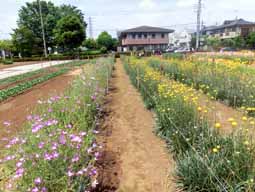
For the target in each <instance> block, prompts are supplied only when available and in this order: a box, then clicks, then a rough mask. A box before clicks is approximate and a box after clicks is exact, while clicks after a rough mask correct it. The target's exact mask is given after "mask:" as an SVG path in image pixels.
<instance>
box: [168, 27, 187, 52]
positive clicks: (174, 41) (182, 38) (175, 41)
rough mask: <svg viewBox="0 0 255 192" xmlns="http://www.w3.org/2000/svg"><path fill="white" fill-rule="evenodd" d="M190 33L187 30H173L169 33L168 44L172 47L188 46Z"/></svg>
mask: <svg viewBox="0 0 255 192" xmlns="http://www.w3.org/2000/svg"><path fill="white" fill-rule="evenodd" d="M191 39H192V33H191V32H190V33H189V32H188V31H187V30H183V31H182V32H175V33H171V34H170V35H169V44H170V46H172V47H183V48H188V49H189V48H190V46H191Z"/></svg>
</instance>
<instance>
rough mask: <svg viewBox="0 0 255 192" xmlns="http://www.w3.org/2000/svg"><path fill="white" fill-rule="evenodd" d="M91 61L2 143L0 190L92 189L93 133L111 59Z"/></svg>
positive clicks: (94, 176) (95, 146)
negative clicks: (68, 85) (73, 79)
mask: <svg viewBox="0 0 255 192" xmlns="http://www.w3.org/2000/svg"><path fill="white" fill-rule="evenodd" d="M95 62H96V64H92V65H87V66H86V67H85V68H84V70H83V72H82V74H81V75H80V77H79V78H77V79H76V80H75V81H73V83H72V86H71V87H70V89H69V90H67V92H66V94H65V95H63V96H55V97H51V98H49V99H48V100H45V101H38V103H39V104H40V105H39V106H38V108H37V110H36V112H35V113H34V114H31V115H29V116H28V117H27V123H26V126H25V127H24V132H23V133H22V134H20V135H19V136H17V137H14V138H11V139H8V140H7V139H5V140H6V146H5V149H4V150H3V151H2V152H1V156H2V154H4V156H3V158H2V160H1V161H0V162H1V163H0V169H1V168H2V174H1V176H0V183H1V184H2V185H0V186H1V187H0V190H1V188H2V190H4V191H5V190H6V191H32V192H37V191H77V192H84V191H90V190H91V189H93V188H94V187H95V186H96V185H97V170H96V168H95V166H94V163H95V161H97V159H98V158H99V156H100V153H99V149H100V146H98V144H97V143H96V140H95V134H97V126H98V118H99V116H100V112H101V109H100V105H101V104H102V101H103V98H104V95H105V91H106V89H107V80H108V79H109V77H110V75H111V70H112V66H113V59H112V58H107V59H98V60H96V61H95ZM9 125H10V123H9V122H5V126H6V128H7V129H8V126H9Z"/></svg>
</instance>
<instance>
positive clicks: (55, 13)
mask: <svg viewBox="0 0 255 192" xmlns="http://www.w3.org/2000/svg"><path fill="white" fill-rule="evenodd" d="M39 2H40V4H41V10H42V18H43V23H44V28H45V39H46V44H47V47H52V48H53V47H55V46H56V44H57V42H56V39H55V36H54V29H56V27H57V23H58V21H59V20H61V19H62V18H63V17H67V16H76V17H77V18H78V20H79V21H80V23H82V25H83V26H84V28H85V27H86V22H85V21H84V15H83V13H82V11H81V10H79V9H78V8H77V7H75V6H71V5H61V6H55V5H54V4H53V3H52V2H50V1H45V0H40V1H39V0H34V1H33V2H28V3H26V4H25V5H24V6H22V7H21V9H20V10H19V18H18V21H17V23H18V28H17V29H15V30H14V34H15V33H16V34H15V35H14V37H15V36H17V35H18V34H20V33H22V34H23V36H24V37H25V36H26V35H24V34H27V33H28V32H29V33H31V36H32V38H33V39H32V40H34V44H36V45H34V46H33V47H36V49H34V48H33V49H31V48H29V49H28V47H27V48H26V49H25V50H26V51H25V52H26V54H28V51H29V50H30V51H32V50H33V53H32V52H30V53H29V55H32V54H42V53H43V38H42V26H41V21H40V10H39ZM84 34H85V32H84ZM32 40H31V41H32ZM21 47H24V46H21ZM23 50H24V49H23Z"/></svg>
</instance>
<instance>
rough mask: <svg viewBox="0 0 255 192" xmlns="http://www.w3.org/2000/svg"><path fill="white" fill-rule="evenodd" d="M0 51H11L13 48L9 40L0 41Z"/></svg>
mask: <svg viewBox="0 0 255 192" xmlns="http://www.w3.org/2000/svg"><path fill="white" fill-rule="evenodd" d="M0 50H5V51H13V50H14V46H13V43H12V41H11V40H7V39H5V40H0Z"/></svg>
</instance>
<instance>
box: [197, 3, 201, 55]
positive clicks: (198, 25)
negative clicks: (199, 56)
mask: <svg viewBox="0 0 255 192" xmlns="http://www.w3.org/2000/svg"><path fill="white" fill-rule="evenodd" d="M201 12H202V0H198V10H197V34H196V35H197V37H196V50H197V51H198V49H199V43H200V42H199V41H200V29H201Z"/></svg>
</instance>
